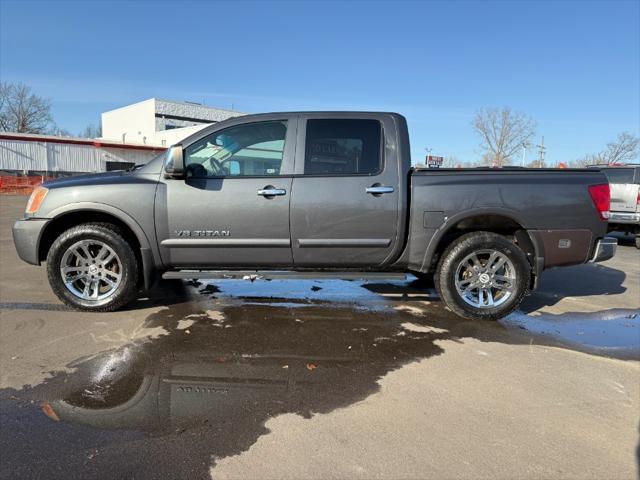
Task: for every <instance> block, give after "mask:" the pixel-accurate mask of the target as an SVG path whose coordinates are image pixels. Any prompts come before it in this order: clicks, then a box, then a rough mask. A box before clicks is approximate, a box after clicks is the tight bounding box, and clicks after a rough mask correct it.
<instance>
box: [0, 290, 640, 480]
mask: <svg viewBox="0 0 640 480" xmlns="http://www.w3.org/2000/svg"><path fill="white" fill-rule="evenodd" d="M314 287H315V288H314ZM364 287H365V288H363V285H362V283H361V282H341V281H324V282H320V281H315V282H314V281H308V282H307V281H305V282H286V281H275V280H274V281H272V282H254V283H250V282H242V281H231V280H229V281H221V282H210V283H201V282H197V281H194V282H190V284H189V287H188V288H189V290H190V293H189V295H190V296H191V301H188V302H186V301H185V302H182V303H177V304H170V305H169V306H167V307H166V308H163V309H162V310H160V311H158V312H156V313H153V314H151V315H149V317H148V318H147V320H146V321H145V327H146V328H154V327H162V328H163V329H165V330H166V331H167V332H169V334H168V335H164V336H160V337H158V338H154V339H150V340H147V341H140V342H134V343H131V344H130V345H127V346H125V347H123V348H120V349H118V350H114V351H110V352H105V353H103V354H100V355H97V356H93V357H91V358H85V359H79V360H77V361H75V362H73V363H72V364H71V365H69V367H70V369H71V371H72V373H66V372H64V373H63V372H52V377H51V378H49V379H48V380H46V381H45V382H44V383H42V384H40V385H37V386H34V387H31V388H25V389H22V390H20V391H17V390H13V389H5V390H1V391H0V416H1V419H0V424H1V425H2V435H0V451H2V452H3V453H2V457H3V458H2V460H3V461H2V462H1V465H0V477H8V478H9V477H11V478H16V477H40V476H46V477H48V478H52V477H64V478H69V477H81V478H92V477H100V476H104V475H105V472H108V475H109V477H111V478H120V477H122V478H124V477H126V478H136V477H155V476H158V477H165V478H175V477H186V476H187V475H188V476H189V477H190V478H209V469H210V467H211V465H212V464H214V463H215V460H216V458H222V457H226V456H229V455H234V454H238V453H240V452H242V451H244V450H246V449H248V448H249V447H250V446H251V445H252V444H254V443H255V442H256V440H257V439H258V438H259V437H260V436H261V435H264V434H266V433H268V430H267V429H266V428H265V426H264V425H265V422H266V421H267V420H269V419H270V418H272V417H274V416H276V415H279V414H282V413H295V414H298V415H301V416H303V417H305V418H308V417H311V416H312V415H314V414H316V413H327V412H330V411H332V410H334V409H336V408H341V407H347V406H349V405H352V404H354V403H355V402H358V401H361V400H363V399H364V398H366V397H367V396H369V395H371V394H372V393H375V392H376V391H378V388H379V386H378V380H379V379H380V378H382V377H384V376H385V375H386V374H388V373H389V372H391V371H393V370H395V369H397V368H400V367H402V366H403V365H405V364H407V363H409V362H412V361H418V360H422V359H426V358H429V357H433V356H435V355H441V354H443V353H445V350H446V342H445V341H447V340H449V341H461V340H462V339H464V338H469V337H472V338H476V339H479V340H481V341H492V342H502V343H512V344H529V343H530V341H531V338H532V334H531V333H529V332H528V331H526V330H523V329H522V327H524V328H525V329H527V330H529V329H531V330H532V331H533V332H535V335H537V334H538V333H543V334H547V333H549V332H547V331H545V330H544V328H542V327H538V326H540V325H546V324H545V323H544V322H549V324H550V322H552V320H550V319H547V317H540V318H533V319H532V318H531V317H524V318H522V316H517V315H516V316H515V317H513V318H510V319H508V320H507V321H505V322H503V323H500V322H469V321H464V320H461V319H459V318H457V317H455V316H453V315H452V314H451V313H450V312H448V311H447V310H446V309H444V307H443V306H442V304H441V303H440V302H431V300H433V299H434V298H435V297H434V294H433V292H432V291H430V290H429V289H427V290H426V291H425V289H424V288H419V287H418V286H416V284H415V283H407V282H391V283H375V284H366V285H364ZM622 313H624V312H622ZM614 318H618V317H617V316H615V315H614ZM559 320H561V321H562V319H559ZM595 320H596V319H595V318H594V319H593V320H592V321H595ZM628 320H629V321H634V322H635V323H634V325H635V326H634V327H629V328H630V329H631V330H632V331H634V332H636V333H637V328H638V325H637V320H636V319H632V318H629V319H628ZM566 321H567V322H568V323H570V322H571V321H573V320H566ZM575 321H577V320H575ZM545 328H546V327H545ZM580 328H582V329H583V330H584V329H585V327H584V326H583V327H580ZM578 336H580V335H578ZM596 336H597V335H596V333H595V332H593V333H589V335H586V334H584V335H582V336H581V338H583V339H589V340H590V341H591V339H592V338H594V337H596ZM545 338H547V337H545V336H542V337H540V339H541V340H540V341H538V337H536V343H545V342H544V341H543V340H544V339H545ZM571 340H573V339H571ZM546 342H547V344H550V345H555V344H557V343H558V340H557V335H556V337H555V338H554V339H547V340H546ZM597 345H599V344H597ZM636 345H637V344H636ZM34 458H37V459H38V461H34V460H33V459H34Z"/></svg>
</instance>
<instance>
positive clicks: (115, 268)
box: [47, 224, 138, 312]
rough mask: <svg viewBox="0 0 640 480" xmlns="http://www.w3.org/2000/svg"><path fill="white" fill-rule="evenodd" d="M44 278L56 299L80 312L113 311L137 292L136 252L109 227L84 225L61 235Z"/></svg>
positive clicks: (117, 232)
mask: <svg viewBox="0 0 640 480" xmlns="http://www.w3.org/2000/svg"><path fill="white" fill-rule="evenodd" d="M47 275H48V277H49V284H50V285H51V288H52V290H53V292H54V293H55V294H56V295H57V296H58V298H59V299H60V300H62V301H63V302H64V303H66V304H67V305H69V306H71V307H73V308H76V309H79V310H87V311H103V312H104V311H112V310H116V309H118V308H120V307H121V306H123V305H124V304H126V303H128V302H129V301H131V300H132V299H133V298H134V296H135V294H136V293H137V290H138V289H137V284H138V264H137V261H136V256H135V253H134V251H133V249H132V248H131V245H129V243H128V242H127V241H126V240H125V239H124V238H123V236H122V235H121V233H120V231H119V229H118V228H117V227H116V226H115V225H109V224H84V225H79V226H77V227H73V228H70V229H69V230H67V231H65V232H64V233H62V235H60V236H59V237H58V238H57V239H56V240H55V242H54V243H53V245H52V246H51V249H50V250H49V254H48V255H47Z"/></svg>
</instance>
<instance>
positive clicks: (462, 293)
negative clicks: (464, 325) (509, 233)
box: [435, 232, 531, 320]
mask: <svg viewBox="0 0 640 480" xmlns="http://www.w3.org/2000/svg"><path fill="white" fill-rule="evenodd" d="M530 278H531V269H530V266H529V263H528V261H527V258H526V256H525V254H524V252H523V251H522V250H521V249H520V248H519V247H518V246H517V245H515V244H514V243H512V242H510V241H509V240H507V239H506V238H505V237H503V236H501V235H497V234H495V233H491V232H474V233H468V234H466V235H463V236H461V237H460V238H458V239H457V240H456V241H454V242H453V243H452V244H451V245H449V247H448V248H447V250H446V251H445V252H444V254H443V255H442V258H441V260H440V262H439V265H438V270H437V272H436V275H435V281H436V288H437V290H438V292H439V293H440V296H441V298H442V299H443V300H444V302H445V303H446V304H447V306H448V307H449V308H450V309H451V310H452V311H453V312H455V313H456V314H457V315H459V316H461V317H464V318H469V319H473V320H477V319H490V320H496V319H498V318H502V317H504V316H505V315H508V314H509V313H511V312H512V311H513V310H514V309H515V308H516V307H517V306H518V305H519V304H520V302H521V301H522V298H523V297H524V295H525V294H526V292H527V288H528V285H529V281H530Z"/></svg>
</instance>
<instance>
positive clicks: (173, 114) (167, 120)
mask: <svg viewBox="0 0 640 480" xmlns="http://www.w3.org/2000/svg"><path fill="white" fill-rule="evenodd" d="M239 115H244V114H243V113H241V112H236V111H233V110H224V109H220V108H213V107H207V106H205V105H200V104H197V103H189V102H172V101H168V100H160V99H157V98H150V99H148V100H144V101H142V102H138V103H134V104H132V105H127V106H126V107H122V108H117V109H115V110H110V111H108V112H104V113H103V114H102V138H104V139H106V140H110V141H114V142H121V143H132V142H133V143H137V144H143V145H154V146H159V147H169V146H171V145H172V144H174V143H177V142H179V141H180V140H182V139H183V138H185V137H187V136H189V135H191V134H192V133H194V132H196V131H198V130H200V129H202V128H204V127H205V126H207V125H210V124H211V123H216V122H221V121H222V120H226V119H227V118H231V117H237V116H239Z"/></svg>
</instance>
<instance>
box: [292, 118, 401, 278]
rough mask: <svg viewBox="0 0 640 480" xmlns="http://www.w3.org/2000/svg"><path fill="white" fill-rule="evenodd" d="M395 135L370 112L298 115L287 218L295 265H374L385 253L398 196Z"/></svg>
mask: <svg viewBox="0 0 640 480" xmlns="http://www.w3.org/2000/svg"><path fill="white" fill-rule="evenodd" d="M385 136H386V140H385ZM395 138H397V137H396V126H395V124H394V123H393V121H392V119H391V118H382V117H380V116H376V115H373V114H370V115H367V114H362V117H360V116H358V117H351V118H350V117H349V116H348V115H347V114H335V116H330V117H328V116H327V114H306V115H302V116H301V117H300V119H299V122H298V142H297V148H296V162H295V173H296V175H295V176H294V178H293V185H292V189H291V190H292V196H291V213H290V215H291V241H292V251H293V260H294V265H295V266H296V267H312V266H322V267H332V268H342V267H347V268H349V267H361V266H367V267H376V266H381V265H383V264H385V263H386V262H387V260H388V259H389V258H390V256H392V254H393V252H394V249H395V247H396V245H397V243H398V228H399V227H398V223H399V218H398V217H399V215H398V211H399V208H400V207H399V198H400V197H399V196H400V195H401V194H402V193H403V192H399V191H398V185H399V172H398V161H397V159H396V157H395V153H394V146H395V144H394V140H395ZM395 150H396V151H397V149H395Z"/></svg>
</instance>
